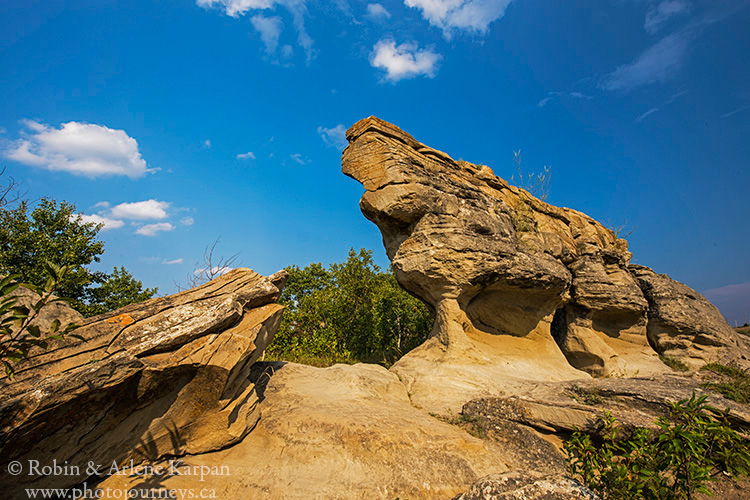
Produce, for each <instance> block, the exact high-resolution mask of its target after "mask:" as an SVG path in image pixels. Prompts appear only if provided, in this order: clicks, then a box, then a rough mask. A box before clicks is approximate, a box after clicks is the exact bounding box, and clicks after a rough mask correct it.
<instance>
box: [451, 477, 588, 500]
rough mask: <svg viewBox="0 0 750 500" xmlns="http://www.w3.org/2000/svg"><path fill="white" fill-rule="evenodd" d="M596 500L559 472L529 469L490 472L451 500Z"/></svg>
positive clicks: (580, 486)
mask: <svg viewBox="0 0 750 500" xmlns="http://www.w3.org/2000/svg"><path fill="white" fill-rule="evenodd" d="M519 499H523V500H575V499H582V500H583V499H585V500H598V499H599V497H598V496H596V495H595V494H594V493H593V492H592V491H591V490H589V489H588V488H586V487H585V486H583V485H581V484H579V483H577V482H575V481H573V480H571V479H570V478H567V477H565V476H563V475H552V476H549V475H548V476H545V475H542V474H539V473H534V472H531V471H512V472H506V473H505V474H491V475H489V476H487V477H483V478H482V479H480V480H479V481H477V482H476V483H474V484H473V485H472V486H471V488H469V490H468V491H467V492H466V493H464V494H462V495H459V496H457V497H454V499H453V500H519Z"/></svg>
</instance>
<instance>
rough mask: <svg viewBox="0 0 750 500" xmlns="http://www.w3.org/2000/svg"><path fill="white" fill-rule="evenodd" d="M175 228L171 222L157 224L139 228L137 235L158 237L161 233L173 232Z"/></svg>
mask: <svg viewBox="0 0 750 500" xmlns="http://www.w3.org/2000/svg"><path fill="white" fill-rule="evenodd" d="M173 229H174V226H173V225H172V224H170V223H169V222H157V223H155V224H146V225H145V226H143V227H140V228H138V230H137V231H136V232H135V234H140V235H142V236H156V234H157V233H159V232H161V231H172V230H173Z"/></svg>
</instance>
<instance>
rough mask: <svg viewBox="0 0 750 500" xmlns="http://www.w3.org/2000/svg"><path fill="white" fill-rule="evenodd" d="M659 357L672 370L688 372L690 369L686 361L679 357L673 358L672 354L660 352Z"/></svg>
mask: <svg viewBox="0 0 750 500" xmlns="http://www.w3.org/2000/svg"><path fill="white" fill-rule="evenodd" d="M659 359H660V360H661V362H662V363H664V364H665V365H667V366H668V367H670V368H671V369H672V371H676V372H686V371H689V370H690V367H689V366H688V365H686V364H685V363H683V362H682V361H680V360H679V359H677V358H672V357H670V356H665V355H663V354H659Z"/></svg>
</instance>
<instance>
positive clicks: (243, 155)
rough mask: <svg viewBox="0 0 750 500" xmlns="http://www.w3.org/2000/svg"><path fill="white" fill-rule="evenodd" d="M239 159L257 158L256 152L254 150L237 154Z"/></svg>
mask: <svg viewBox="0 0 750 500" xmlns="http://www.w3.org/2000/svg"><path fill="white" fill-rule="evenodd" d="M237 159H238V160H254V159H255V153H253V152H252V151H248V152H247V153H240V154H238V155H237Z"/></svg>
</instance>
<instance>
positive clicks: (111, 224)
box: [76, 214, 125, 231]
mask: <svg viewBox="0 0 750 500" xmlns="http://www.w3.org/2000/svg"><path fill="white" fill-rule="evenodd" d="M76 218H77V219H78V220H80V221H81V222H83V223H88V222H93V223H94V224H104V227H102V231H107V230H109V229H117V228H118V227H122V226H124V225H125V222H123V221H121V220H117V219H110V218H109V217H102V216H101V215H96V214H94V215H86V214H78V216H77V217H76Z"/></svg>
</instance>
